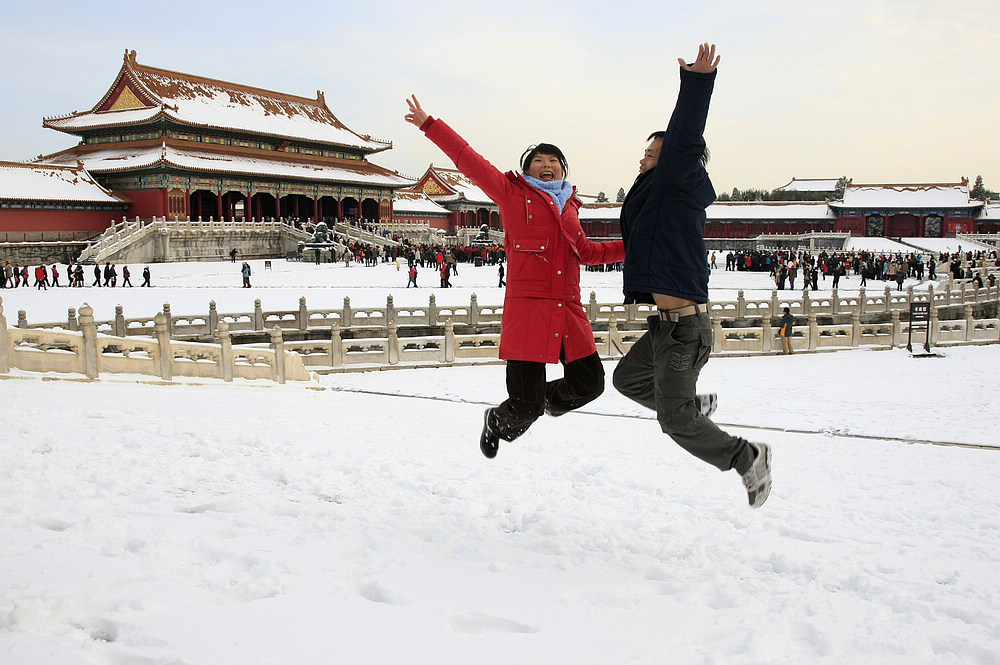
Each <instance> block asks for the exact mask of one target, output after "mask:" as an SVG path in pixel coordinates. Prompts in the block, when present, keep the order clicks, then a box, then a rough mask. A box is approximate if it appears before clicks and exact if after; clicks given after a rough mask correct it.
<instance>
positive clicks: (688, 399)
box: [613, 44, 771, 508]
mask: <svg viewBox="0 0 1000 665" xmlns="http://www.w3.org/2000/svg"><path fill="white" fill-rule="evenodd" d="M719 60H720V58H719V57H717V56H716V55H715V46H714V45H712V46H709V45H708V44H702V45H701V46H699V47H698V57H697V59H696V60H695V62H694V64H686V63H685V61H684V59H683V58H681V59H678V61H679V63H680V77H681V85H680V92H679V94H678V97H677V104H676V106H675V107H674V112H673V114H672V116H671V117H670V121H669V123H668V124H667V128H666V131H658V132H654V133H653V134H651V135H650V136H649V138H648V139H647V141H649V143H648V144H647V146H646V150H645V153H644V155H643V157H642V159H641V160H640V161H639V176H638V177H637V178H636V180H635V182H634V183H633V185H632V188H631V189H630V190H629V193H628V195H626V197H625V201H624V203H623V204H622V211H621V231H622V240H623V241H624V243H625V266H624V270H623V275H624V292H625V302H626V303H634V302H644V303H655V304H656V307H657V310H658V312H657V313H656V314H654V315H653V316H650V317H649V318H648V320H647V322H648V326H649V329H648V330H647V331H646V333H644V334H643V336H642V337H641V338H640V339H639V340H638V341H637V342H636V343H635V344H634V345H633V346H632V348H631V349H629V352H628V353H627V354H626V355H625V357H624V358H622V359H621V361H619V363H618V367H617V368H616V369H615V371H614V379H613V380H614V386H615V388H616V389H617V390H618V391H619V392H620V393H621V394H623V395H625V396H626V397H628V398H630V399H632V400H634V401H636V402H638V403H639V404H642V405H643V406H646V407H648V408H650V409H652V410H654V411H656V418H657V421H658V422H659V424H660V429H661V430H662V431H663V432H664V433H665V434H667V435H668V436H670V437H671V438H672V439H673V440H674V441H675V442H676V443H677V444H678V445H680V446H681V447H682V448H684V449H685V450H687V451H688V452H689V453H691V454H692V455H695V456H696V457H698V458H700V459H702V460H704V461H706V462H708V463H709V464H712V465H714V466H716V467H717V468H719V469H720V470H722V471H728V470H729V469H736V471H737V472H738V473H739V474H740V475H741V476H742V479H743V484H744V486H745V487H746V490H747V496H748V499H749V502H750V506H751V507H753V508H758V507H760V506H761V505H762V504H763V503H764V501H765V500H766V499H767V497H768V494H769V492H770V490H771V449H770V446H768V445H767V444H763V443H756V444H754V443H750V442H749V441H747V440H745V439H742V438H740V437H736V436H733V435H731V434H727V433H726V432H724V431H723V430H721V429H719V427H718V426H716V424H715V423H714V422H712V421H711V420H710V419H709V418H708V417H707V416H706V415H705V413H704V411H705V409H704V407H703V406H702V405H700V404H699V398H698V396H697V394H696V392H695V389H696V384H697V382H698V374H699V372H700V371H701V368H702V367H703V366H704V365H705V363H706V362H708V357H709V354H710V353H711V351H712V320H711V317H710V316H709V314H708V277H709V271H708V266H707V265H706V262H705V253H706V249H705V239H704V233H705V208H707V207H708V205H709V204H710V203H712V202H713V201H715V190H714V189H713V187H712V182H711V181H710V180H709V177H708V172H707V171H706V170H705V163H706V162H707V160H708V152H707V148H706V146H705V139H704V133H705V123H706V122H707V120H708V106H709V101H710V100H711V98H712V89H713V87H714V84H715V76H716V67H717V66H718V64H719Z"/></svg>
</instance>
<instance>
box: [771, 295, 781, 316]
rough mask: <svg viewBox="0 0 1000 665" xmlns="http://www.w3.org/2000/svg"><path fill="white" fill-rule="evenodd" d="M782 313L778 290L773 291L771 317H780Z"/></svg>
mask: <svg viewBox="0 0 1000 665" xmlns="http://www.w3.org/2000/svg"><path fill="white" fill-rule="evenodd" d="M780 311H781V305H780V303H779V302H778V290H777V289H771V316H778V312H780Z"/></svg>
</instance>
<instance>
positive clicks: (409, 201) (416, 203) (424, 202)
mask: <svg viewBox="0 0 1000 665" xmlns="http://www.w3.org/2000/svg"><path fill="white" fill-rule="evenodd" d="M392 209H393V210H394V211H395V212H410V213H420V214H425V215H426V214H431V215H447V214H450V212H451V211H450V210H448V209H447V208H444V207H442V206H439V205H438V204H437V203H434V201H431V200H430V199H429V198H427V196H426V195H425V194H424V193H423V192H414V191H409V190H399V189H397V190H396V191H395V192H393V194H392Z"/></svg>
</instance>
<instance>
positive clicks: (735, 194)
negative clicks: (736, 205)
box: [729, 187, 743, 201]
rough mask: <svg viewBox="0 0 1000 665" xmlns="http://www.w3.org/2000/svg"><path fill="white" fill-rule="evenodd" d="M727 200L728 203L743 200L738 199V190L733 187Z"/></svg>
mask: <svg viewBox="0 0 1000 665" xmlns="http://www.w3.org/2000/svg"><path fill="white" fill-rule="evenodd" d="M729 200H730V201H742V200H743V199H741V198H740V190H738V189H736V188H735V187H733V193H732V194H730V195H729Z"/></svg>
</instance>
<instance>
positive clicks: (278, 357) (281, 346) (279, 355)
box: [269, 326, 285, 383]
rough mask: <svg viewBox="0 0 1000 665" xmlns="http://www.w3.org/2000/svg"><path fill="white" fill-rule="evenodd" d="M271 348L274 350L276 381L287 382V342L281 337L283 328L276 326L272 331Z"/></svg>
mask: <svg viewBox="0 0 1000 665" xmlns="http://www.w3.org/2000/svg"><path fill="white" fill-rule="evenodd" d="M269 334H270V336H271V348H272V349H273V350H274V380H275V381H277V382H278V383H284V382H285V340H284V339H282V337H281V328H279V327H278V326H274V327H273V328H271V331H270V333H269Z"/></svg>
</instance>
